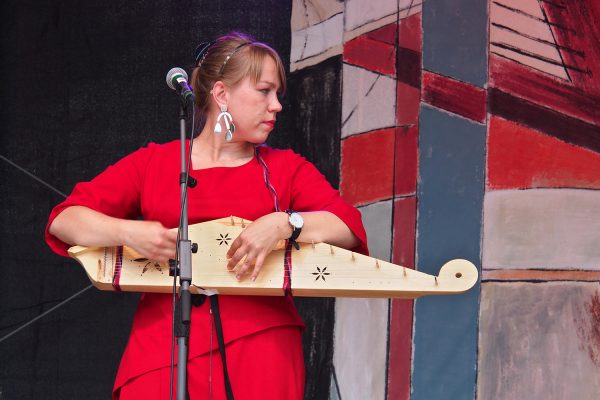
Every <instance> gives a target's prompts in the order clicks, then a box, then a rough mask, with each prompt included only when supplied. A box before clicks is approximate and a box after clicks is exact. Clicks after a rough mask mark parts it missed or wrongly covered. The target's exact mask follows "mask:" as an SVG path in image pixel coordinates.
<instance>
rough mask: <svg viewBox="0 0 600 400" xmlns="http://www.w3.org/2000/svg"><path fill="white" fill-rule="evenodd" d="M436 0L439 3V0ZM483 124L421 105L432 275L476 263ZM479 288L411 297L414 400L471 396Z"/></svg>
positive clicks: (426, 246) (425, 242) (425, 256)
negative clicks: (453, 262)
mask: <svg viewBox="0 0 600 400" xmlns="http://www.w3.org/2000/svg"><path fill="white" fill-rule="evenodd" d="M436 4H437V3H436ZM485 140H486V133H485V126H482V125H479V124H475V123H472V122H469V121H468V120H465V119H462V118H459V117H454V116H451V115H448V114H446V113H443V112H441V111H438V110H435V109H432V108H430V107H428V106H423V107H422V108H421V117H420V134H419V183H418V190H417V196H418V217H417V249H416V252H417V268H418V269H419V270H421V271H423V272H426V273H431V274H436V275H437V273H438V272H439V268H440V267H441V266H442V265H443V264H444V263H445V262H446V261H448V260H449V259H452V258H465V259H468V260H471V261H472V262H474V263H475V264H476V265H478V264H479V257H480V256H479V254H480V237H481V215H482V203H483V192H484V176H483V175H484V165H485ZM478 303H479V290H478V287H477V286H476V287H475V288H473V289H471V290H470V291H469V292H467V293H465V294H462V295H458V296H440V297H437V296H429V297H424V298H421V299H418V300H416V302H415V320H414V324H415V325H414V326H415V327H414V347H413V374H412V396H411V399H412V400H435V399H444V400H446V399H457V400H458V399H472V398H473V396H474V393H475V378H476V372H475V371H476V354H477V344H476V343H477V319H478V314H479V305H478Z"/></svg>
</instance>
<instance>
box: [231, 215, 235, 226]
mask: <svg viewBox="0 0 600 400" xmlns="http://www.w3.org/2000/svg"><path fill="white" fill-rule="evenodd" d="M234 225H235V221H234V220H233V215H232V216H231V226H234Z"/></svg>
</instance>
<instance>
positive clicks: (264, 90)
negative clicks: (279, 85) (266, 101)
mask: <svg viewBox="0 0 600 400" xmlns="http://www.w3.org/2000/svg"><path fill="white" fill-rule="evenodd" d="M258 91H259V92H261V93H263V94H269V89H258Z"/></svg>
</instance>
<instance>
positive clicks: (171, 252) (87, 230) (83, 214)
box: [49, 206, 177, 262]
mask: <svg viewBox="0 0 600 400" xmlns="http://www.w3.org/2000/svg"><path fill="white" fill-rule="evenodd" d="M49 230H50V234H52V235H54V236H56V237H57V238H59V239H60V240H62V241H63V242H65V243H68V244H71V245H81V246H88V247H89V246H95V247H111V246H122V245H126V246H128V247H131V248H132V249H133V250H135V251H136V252H138V253H140V254H141V255H142V256H143V257H145V258H148V259H150V260H156V261H159V262H165V261H168V260H169V259H172V258H175V247H176V242H177V230H175V229H167V228H165V227H164V226H163V225H162V224H161V223H160V222H156V221H139V220H128V219H121V218H114V217H110V216H108V215H105V214H102V213H100V212H98V211H95V210H92V209H90V208H87V207H83V206H71V207H68V208H66V209H64V210H63V211H62V212H61V213H60V214H58V215H57V216H56V218H55V219H54V220H53V221H52V223H51V225H50V229H49Z"/></svg>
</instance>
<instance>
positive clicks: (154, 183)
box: [46, 141, 367, 399]
mask: <svg viewBox="0 0 600 400" xmlns="http://www.w3.org/2000/svg"><path fill="white" fill-rule="evenodd" d="M179 146H180V143H179V142H178V141H174V142H170V143H167V144H163V145H157V144H150V145H149V146H148V147H145V148H142V149H140V150H138V151H136V152H134V153H132V154H130V155H129V156H127V157H125V158H123V159H122V160H120V161H119V162H117V163H116V164H114V165H112V166H110V167H108V168H107V169H106V170H105V171H104V172H102V173H101V174H100V175H98V176H97V177H96V178H94V179H93V180H92V181H90V182H82V183H78V184H77V185H76V186H75V188H74V189H73V193H71V195H70V196H69V197H68V198H67V199H66V200H65V201H64V202H63V203H61V204H59V205H58V206H56V207H55V208H54V210H52V213H51V215H50V219H49V222H48V226H49V225H50V223H51V222H52V220H53V219H54V218H55V217H56V216H57V215H58V214H59V213H60V212H61V211H62V210H64V209H65V208H66V207H69V206H73V205H83V206H86V207H89V208H91V209H94V210H97V211H100V212H102V213H104V214H106V215H110V216H113V217H117V218H126V219H135V218H137V217H139V216H143V218H144V219H145V220H151V221H159V222H161V223H162V224H163V225H164V226H165V227H168V228H173V227H176V226H177V225H178V222H179V220H178V218H179V215H178V210H179V199H180V196H179V172H180V171H179V168H180V167H179V158H180V156H179ZM259 152H260V155H261V158H262V159H263V160H264V162H265V164H266V166H267V167H268V170H269V172H270V174H269V180H270V183H271V185H272V186H273V187H274V188H275V190H276V192H277V197H278V200H279V206H280V209H281V210H285V209H287V208H291V209H294V210H296V211H329V212H332V213H333V214H335V215H337V216H338V217H339V218H340V219H341V220H342V221H344V222H345V223H346V225H347V226H348V227H349V228H350V229H351V230H352V231H353V233H354V234H355V235H356V236H357V237H358V238H359V240H360V241H361V245H360V246H359V248H357V249H356V251H358V252H363V253H366V251H367V247H366V234H365V231H364V228H363V225H362V222H361V217H360V213H359V212H358V210H356V209H355V208H354V207H352V206H350V205H348V204H347V203H345V202H344V201H343V200H342V199H341V197H340V196H339V193H338V192H337V191H336V190H334V189H333V188H332V187H331V186H330V185H329V183H328V182H327V181H326V179H325V177H324V176H323V175H322V174H321V173H320V172H319V171H318V170H317V169H316V168H315V167H314V166H313V165H312V164H311V163H309V162H308V161H306V160H305V159H304V158H302V157H301V156H299V155H297V154H295V153H294V152H292V151H291V150H275V149H272V148H269V147H266V146H261V147H260V148H259ZM190 175H191V176H193V177H194V178H196V179H197V181H198V185H197V186H196V187H195V188H193V189H191V188H190V189H188V193H189V194H188V196H189V198H188V199H189V200H188V204H189V206H188V214H189V223H190V224H194V223H198V222H203V221H209V220H213V219H217V218H222V217H227V216H230V215H235V216H238V217H241V218H244V219H248V220H255V219H257V218H259V217H261V216H263V215H265V214H268V213H271V212H273V211H275V206H274V201H273V197H272V194H271V193H270V191H269V190H268V189H267V186H266V184H265V180H264V177H263V168H262V167H261V165H260V163H259V161H258V160H257V159H256V157H254V158H253V159H252V160H251V161H249V162H247V163H246V164H244V165H241V166H238V167H214V168H207V169H201V170H192V171H191V172H190ZM46 241H47V242H48V244H49V245H50V247H51V248H52V249H53V250H54V251H55V252H57V253H58V254H61V255H64V256H66V255H67V253H66V250H67V248H68V247H69V246H68V245H67V244H65V243H63V242H62V241H60V240H59V239H57V238H56V237H54V236H52V235H50V234H49V233H48V231H47V230H46ZM223 268H225V266H223ZM208 303H209V302H205V303H204V304H203V305H202V306H199V307H194V308H193V310H192V330H191V333H190V341H189V359H190V364H189V365H188V367H189V370H188V371H189V372H188V376H189V379H190V386H192V385H191V382H192V381H193V380H194V379H195V375H194V362H193V361H192V360H194V359H197V360H196V361H198V360H201V359H202V358H200V357H201V356H207V355H208V356H209V355H210V354H209V351H210V350H211V331H210V328H209V327H210V326H211V321H210V318H211V316H210V314H209V308H210V307H209V304H208ZM219 303H220V309H221V319H222V323H223V332H224V339H225V343H226V344H227V346H228V347H227V357H228V368H229V373H230V377H231V380H232V385H233V392H234V394H235V397H236V399H243V398H249V399H251V398H255V397H254V396H255V395H253V394H250V392H249V391H246V390H245V389H244V387H245V386H246V384H249V383H250V381H252V382H255V381H256V380H257V379H258V380H259V381H260V380H261V379H262V380H264V379H265V371H264V370H262V371H261V368H250V370H248V368H246V369H245V371H240V375H241V376H237V375H238V374H237V373H236V372H235V370H236V366H235V364H236V362H235V358H236V356H235V354H230V350H229V347H230V345H231V346H232V347H233V345H232V343H234V342H236V345H235V346H237V347H240V346H241V345H242V344H243V343H241V342H240V339H242V338H244V339H246V338H251V339H257V340H259V341H260V336H261V335H260V334H259V333H269V334H273V328H277V327H283V328H284V329H283V330H282V331H281V332H288V334H289V335H291V336H289V337H290V340H291V342H290V341H287V340H285V339H281V338H280V339H276V338H274V339H272V340H271V341H273V340H274V341H280V340H285V341H284V342H283V343H264V342H265V341H262V343H263V346H262V348H261V349H259V350H257V352H260V354H256V353H255V354H254V355H255V356H256V357H255V358H256V359H260V358H263V357H265V356H266V355H265V354H264V353H265V352H267V353H269V354H271V355H273V356H274V357H275V354H279V353H278V351H277V349H278V348H282V346H283V347H289V346H291V345H293V346H292V347H294V346H295V347H294V348H295V349H296V350H295V353H294V354H287V355H286V354H279V357H281V360H290V362H289V363H287V362H286V364H289V366H290V368H286V366H285V365H281V366H280V367H279V368H278V371H270V372H269V373H275V372H277V375H278V376H275V377H273V376H269V378H268V381H267V383H268V385H267V384H265V385H262V388H263V389H264V390H267V386H269V387H270V386H272V385H276V384H275V383H274V382H273V380H274V379H277V380H282V379H283V380H284V381H285V380H289V379H292V380H294V382H295V383H291V382H290V383H289V384H285V383H284V386H290V387H295V386H298V382H300V384H301V386H302V384H303V379H304V375H303V371H302V372H299V371H295V370H297V369H298V365H299V364H298V361H299V360H297V358H298V351H297V350H298V348H299V349H300V355H299V356H300V357H302V354H301V342H300V336H299V335H298V334H294V333H293V332H294V331H296V332H298V331H299V330H300V329H302V327H303V322H302V320H301V318H300V316H299V315H298V313H297V311H296V309H295V307H294V304H293V301H292V299H291V298H290V297H260V296H220V300H219ZM171 307H172V305H171V296H170V295H164V294H150V293H146V294H144V295H143V296H142V298H141V300H140V303H139V305H138V308H137V311H136V314H135V317H134V321H133V326H132V330H131V334H130V337H129V342H128V344H127V347H126V349H125V353H124V354H123V357H122V360H121V364H120V366H119V371H118V374H117V378H116V382H115V386H114V392H113V396H114V398H118V396H119V391H120V389H122V387H123V386H124V385H128V384H131V383H134V382H135V381H137V382H138V383H139V382H143V381H144V379H145V378H144V376H146V377H147V376H150V374H151V373H154V374H157V373H162V374H163V375H164V368H168V366H169V365H170V358H171V355H170V349H171V321H172V312H171ZM290 327H296V328H295V329H291V330H290V329H289V328H290ZM216 342H217V341H216V337H214V336H213V337H212V348H213V349H216V348H218V346H217V343H216ZM267 342H268V341H267ZM265 346H267V347H265ZM268 346H271V348H272V350H273V351H271V350H269V349H268ZM299 346H300V347H299ZM241 351H242V353H244V354H246V355H247V352H248V349H247V348H245V349H244V350H241ZM214 353H215V352H213V354H214ZM216 353H217V355H218V351H217V352H216ZM290 357H291V358H294V357H295V359H294V360H291V359H290ZM175 359H176V358H175ZM217 360H218V359H217ZM300 362H301V360H300ZM217 367H220V362H215V361H213V362H212V368H213V377H212V379H213V394H214V395H215V397H214V398H219V397H216V396H217V392H218V391H215V390H214V388H215V387H217V386H219V387H220V386H222V378H219V377H218V376H215V373H218V371H216V369H217ZM265 368H266V367H265ZM195 369H197V370H202V367H200V366H197V367H196V368H195ZM161 370H162V371H163V372H160V371H161ZM294 371H295V372H294ZM290 374H292V375H294V374H295V377H292V378H290V377H289V375H290ZM298 374H300V375H298ZM286 376H287V377H286ZM153 379H154V378H153ZM166 379H168V375H167V377H166ZM219 379H221V380H219ZM244 381H246V382H244ZM148 385H149V384H148V383H147V382H146V383H145V384H144V385H141V387H146V388H148V387H149V386H148ZM167 385H168V381H167ZM236 385H237V386H238V387H237V388H236ZM163 386H165V385H164V383H163ZM236 389H237V390H236ZM294 390H296V389H294ZM298 390H300V391H301V390H302V387H300V388H299V389H298ZM298 390H296V394H294V395H292V394H288V395H286V397H287V398H295V397H296V396H300V397H299V398H301V393H298ZM124 391H125V390H123V392H124ZM150 391H155V390H154V389H153V390H150ZM244 393H247V395H246V396H245V395H244ZM277 393H281V392H277ZM167 394H168V390H167ZM190 394H191V395H192V397H191V398H192V399H194V395H193V392H192V391H191V392H190ZM266 394H267V393H266V392H262V396H263V398H269V397H268V396H267V395H266ZM144 396H145V397H144V398H146V399H147V398H148V397H147V395H144ZM289 396H292V397H289ZM123 397H125V396H123ZM204 397H208V396H207V395H205V394H198V395H197V398H204ZM132 398H133V397H132ZM140 398H142V396H141V393H140ZM150 398H152V397H150ZM156 398H161V397H156ZM167 398H168V397H167Z"/></svg>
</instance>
